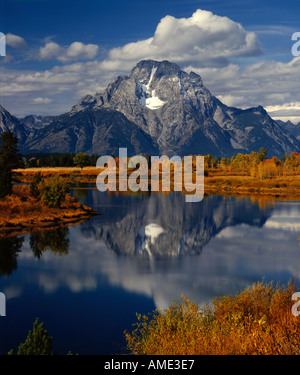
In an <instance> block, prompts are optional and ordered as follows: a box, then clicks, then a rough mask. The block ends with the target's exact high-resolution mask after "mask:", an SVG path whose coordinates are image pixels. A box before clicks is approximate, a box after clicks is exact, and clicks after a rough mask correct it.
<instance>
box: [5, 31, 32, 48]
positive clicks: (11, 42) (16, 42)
mask: <svg viewBox="0 0 300 375" xmlns="http://www.w3.org/2000/svg"><path fill="white" fill-rule="evenodd" d="M5 39H6V45H7V46H10V47H12V48H24V47H26V46H27V43H26V41H25V39H24V38H22V37H20V36H18V35H15V34H11V33H8V34H6V35H5Z"/></svg>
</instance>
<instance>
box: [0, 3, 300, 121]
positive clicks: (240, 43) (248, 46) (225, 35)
mask: <svg viewBox="0 0 300 375" xmlns="http://www.w3.org/2000/svg"><path fill="white" fill-rule="evenodd" d="M0 31H1V32H3V33H4V34H5V35H6V39H7V49H6V50H7V56H6V57H0V83H1V86H0V103H1V104H2V105H3V106H4V107H5V108H7V109H8V110H9V111H10V112H11V113H12V114H15V115H18V116H23V115H25V114H29V113H41V114H60V113H63V112H66V111H68V110H69V109H70V108H71V106H72V105H74V104H76V102H77V101H78V100H79V99H80V98H81V97H83V96H84V95H86V94H93V93H95V92H99V91H102V90H103V89H104V88H105V87H106V86H107V84H108V83H109V82H110V81H111V80H112V79H113V78H114V77H115V76H116V75H118V74H128V73H129V72H130V70H131V69H132V67H133V66H134V65H135V64H136V63H137V62H138V61H139V60H141V59H143V58H153V59H157V60H161V59H168V60H170V61H173V62H176V63H177V64H178V65H179V66H180V67H181V68H182V69H184V70H187V71H189V70H194V71H195V72H196V73H198V74H200V75H201V77H202V79H203V81H204V84H205V86H206V87H207V88H208V89H209V90H210V91H211V92H212V93H213V94H214V95H215V96H217V97H218V98H219V99H221V100H222V101H223V102H224V103H225V104H228V105H234V106H238V107H242V108H246V107H251V106H256V105H263V106H264V107H265V108H266V109H267V110H268V112H269V113H270V114H271V115H272V116H273V117H275V118H282V119H292V120H293V121H294V122H298V121H300V93H299V91H300V90H299V83H300V74H299V73H300V61H299V58H297V57H294V56H293V55H292V53H291V47H292V45H293V43H294V42H292V40H291V37H292V34H293V33H295V32H300V3H299V2H296V1H289V2H287V1H278V0H276V1H272V2H271V1H266V0H260V1H258V0H252V1H248V0H245V1H236V0H232V1H230V0H229V1H226V2H225V1H219V0H206V1H196V0H185V1H184V0H174V1H170V0H161V1H158V0H154V1H151V2H150V1H143V0H140V1H137V0H127V1H121V0H111V1H102V0H98V1H97V0H93V1H85V2H83V1H79V0H73V1H72V2H71V1H66V0H60V1H57V0H5V1H3V0H1V1H0Z"/></svg>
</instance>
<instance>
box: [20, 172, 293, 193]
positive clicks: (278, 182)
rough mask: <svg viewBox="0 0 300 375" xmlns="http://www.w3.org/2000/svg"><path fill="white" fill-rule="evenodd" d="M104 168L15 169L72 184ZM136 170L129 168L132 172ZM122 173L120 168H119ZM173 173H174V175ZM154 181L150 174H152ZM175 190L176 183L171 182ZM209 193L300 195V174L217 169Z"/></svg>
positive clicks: (208, 180)
mask: <svg viewBox="0 0 300 375" xmlns="http://www.w3.org/2000/svg"><path fill="white" fill-rule="evenodd" d="M100 172H101V169H99V168H95V167H85V168H76V167H69V168H68V167H64V168H62V167H57V168H48V167H47V168H28V169H18V170H15V171H14V175H15V177H16V178H17V179H18V180H19V181H20V182H31V181H32V180H33V177H34V175H35V174H37V173H41V175H43V176H45V177H47V176H51V175H60V176H63V177H65V178H66V179H67V180H68V182H70V183H74V184H77V183H93V184H95V183H96V178H97V176H98V174H99V173H100ZM131 172H132V170H128V175H130V174H131ZM116 173H117V176H118V170H116ZM171 175H172V174H171ZM149 180H150V176H149ZM171 189H172V182H171ZM204 192H205V194H222V195H223V194H224V195H226V194H235V195H253V194H255V195H264V196H266V195H269V196H274V197H275V196H276V197H280V198H291V197H293V198H295V199H299V198H300V175H290V176H289V175H286V176H280V177H272V178H264V179H261V178H258V177H250V176H245V175H242V174H240V175H239V174H237V173H235V174H229V173H224V174H220V172H218V174H216V173H215V171H214V170H213V169H211V170H207V171H206V175H205V177H204Z"/></svg>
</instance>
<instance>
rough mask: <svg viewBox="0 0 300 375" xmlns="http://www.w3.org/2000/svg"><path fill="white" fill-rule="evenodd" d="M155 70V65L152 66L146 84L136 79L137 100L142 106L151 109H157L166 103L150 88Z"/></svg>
mask: <svg viewBox="0 0 300 375" xmlns="http://www.w3.org/2000/svg"><path fill="white" fill-rule="evenodd" d="M156 70H157V67H154V68H152V70H151V74H150V78H149V81H148V83H147V84H144V83H142V82H139V81H137V86H138V88H139V102H140V103H141V105H142V106H143V107H147V108H148V109H152V110H155V109H158V108H160V107H162V106H163V105H164V104H165V103H166V102H164V101H163V100H161V99H160V98H159V97H158V96H157V95H156V93H155V90H151V89H150V86H151V82H152V80H153V77H154V75H155V72H156Z"/></svg>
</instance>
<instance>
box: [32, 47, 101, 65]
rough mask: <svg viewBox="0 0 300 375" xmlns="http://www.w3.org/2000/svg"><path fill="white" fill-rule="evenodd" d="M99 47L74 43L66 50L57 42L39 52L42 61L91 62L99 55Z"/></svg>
mask: <svg viewBox="0 0 300 375" xmlns="http://www.w3.org/2000/svg"><path fill="white" fill-rule="evenodd" d="M98 50H99V47H98V46H97V45H96V44H83V43H81V42H74V43H72V44H71V45H70V46H69V47H67V48H64V47H61V46H60V45H59V44H57V43H55V42H48V43H46V44H45V46H43V47H41V48H40V50H39V59H40V60H52V59H56V60H58V61H60V62H63V63H67V62H70V61H74V60H90V59H93V58H94V57H95V56H96V55H97V53H98Z"/></svg>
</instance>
